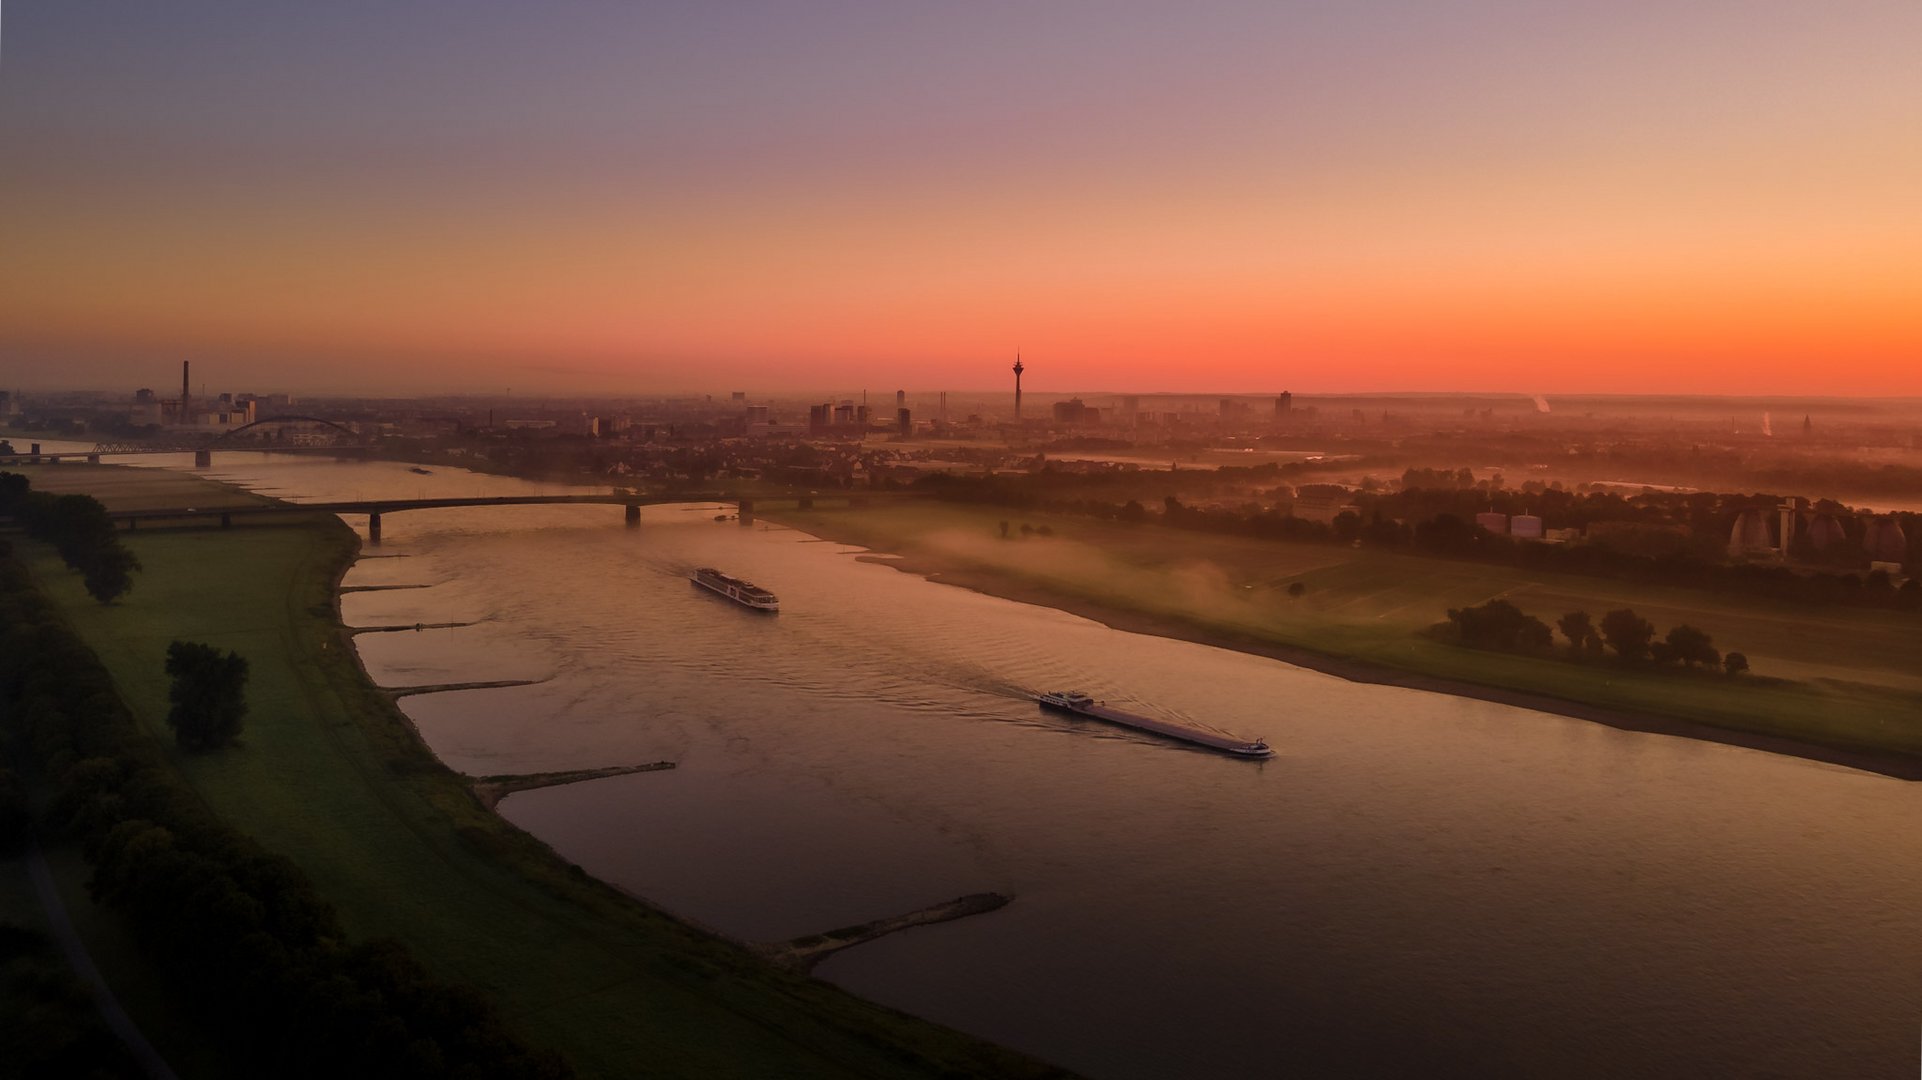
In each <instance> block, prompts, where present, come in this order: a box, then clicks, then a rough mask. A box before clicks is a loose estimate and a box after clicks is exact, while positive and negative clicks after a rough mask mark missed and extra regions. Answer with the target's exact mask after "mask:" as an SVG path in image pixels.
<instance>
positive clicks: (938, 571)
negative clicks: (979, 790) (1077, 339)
mask: <svg viewBox="0 0 1922 1080" xmlns="http://www.w3.org/2000/svg"><path fill="white" fill-rule="evenodd" d="M759 516H760V517H761V518H763V519H765V520H769V521H778V522H780V523H781V524H783V525H786V526H788V527H790V528H793V529H795V530H796V531H799V532H805V533H808V534H809V535H814V536H820V537H821V538H822V539H825V540H832V541H834V542H836V543H846V544H849V545H850V546H855V547H862V548H865V549H867V552H868V553H867V554H864V555H859V556H856V558H859V559H860V560H862V561H864V562H871V563H875V564H877V565H881V566H889V567H893V568H894V569H896V570H899V571H901V572H902V573H906V574H915V575H918V576H920V577H923V578H926V579H927V580H929V581H933V582H935V583H937V584H942V585H953V586H955V587H957V588H963V589H968V590H971V591H973V592H978V593H982V594H984V595H987V596H994V597H999V598H1001V599H1003V600H1013V601H1015V602H1017V603H1023V604H1033V605H1035V606H1037V607H1048V608H1054V609H1055V610H1057V611H1064V612H1067V613H1068V614H1070V615H1076V616H1079V617H1081V618H1084V619H1088V620H1090V621H1093V622H1098V623H1100V624H1102V625H1103V626H1107V627H1109V628H1111V629H1115V630H1122V631H1126V632H1128V633H1132V634H1149V635H1152V636H1154V637H1164V638H1172V639H1174V640H1178V641H1187V642H1191V643H1193V644H1196V645H1207V646H1210V647H1212V648H1217V649H1227V650H1229V651H1231V652H1239V653H1247V654H1249V655H1251V656H1262V657H1266V658H1268V659H1270V660H1279V661H1281V662H1282V663H1285V664H1292V665H1294V666H1296V667H1300V668H1307V669H1308V670H1310V671H1317V672H1320V673H1322V674H1324V675H1333V676H1335V677H1336V678H1339V679H1346V680H1348V681H1349V682H1358V683H1371V684H1374V685H1377V686H1395V687H1401V688H1403V689H1408V690H1426V691H1428V692H1430V693H1436V694H1447V695H1449V696H1451V697H1460V698H1470V699H1473V700H1476V701H1487V702H1491V703H1493V704H1497V705H1511V706H1514V707H1516V708H1522V709H1532V710H1534V711H1536V712H1545V713H1552V714H1554V715H1556V716H1565V717H1568V718H1570V719H1574V720H1587V721H1590V722H1592V723H1597V724H1602V725H1604V726H1607V727H1612V728H1616V729H1618V730H1621V731H1633V732H1639V733H1642V734H1648V735H1667V736H1671V737H1673V738H1679V739H1693V740H1695V741H1697V742H1708V743H1718V744H1720V745H1723V746H1739V747H1742V748H1743V749H1747V750H1760V751H1762V752H1764V753H1770V754H1780V755H1782V756H1784V757H1796V758H1802V759H1804V760H1807V761H1817V762H1821V763H1823V764H1826V765H1840V766H1843V767H1845V768H1850V769H1858V770H1861V771H1863V772H1870V773H1875V774H1877V775H1880V776H1886V777H1889V778H1890V779H1894V780H1905V781H1922V758H1918V757H1915V756H1912V755H1908V754H1899V753H1893V752H1885V751H1877V750H1870V749H1863V748H1859V747H1846V746H1831V745H1828V744H1825V743H1815V742H1807V741H1804V740H1800V739H1792V738H1789V737H1787V736H1782V735H1770V734H1767V733H1765V732H1754V731H1743V730H1741V729H1739V728H1725V727H1718V726H1716V725H1714V724H1709V723H1704V722H1702V721H1699V720H1688V719H1683V718H1681V717H1672V716H1663V715H1660V714H1657V713H1641V712H1632V711H1629V710H1626V709H1617V708H1612V707H1609V706H1606V705H1596V704H1591V703H1589V702H1583V701H1576V700H1573V699H1570V698H1562V697H1556V696H1554V695H1552V694H1543V693H1539V692H1536V691H1530V690H1516V689H1512V688H1509V687H1503V686H1494V685H1490V684H1487V683H1478V682H1473V681H1471V680H1467V679H1454V678H1449V677H1447V676H1442V675H1432V674H1429V673H1427V672H1421V671H1411V670H1408V669H1404V668H1397V667H1394V666H1392V665H1388V664H1382V663H1378V662H1376V661H1373V660H1362V659H1359V658H1356V657H1352V656H1344V655H1341V654H1337V653H1327V652H1319V651H1317V650H1314V649H1310V648H1306V647H1304V646H1300V645H1287V644H1282V643H1279V642H1273V641H1265V640H1261V639H1259V638H1255V637H1252V636H1250V635H1247V634H1242V633H1237V632H1235V631H1232V630H1227V629H1224V628H1221V627H1219V626H1214V625H1211V624H1208V623H1205V622H1202V621H1199V620H1193V619H1185V618H1181V617H1179V616H1174V615H1165V614H1156V613H1153V612H1146V611H1140V610H1136V609H1132V608H1125V607H1119V606H1115V605H1111V604H1103V603H1100V602H1098V601H1094V600H1090V599H1088V598H1086V597H1084V596H1078V595H1076V594H1073V593H1070V592H1065V591H1062V590H1057V589H1051V588H1048V587H1047V586H1045V585H1039V584H1036V583H1034V582H1031V581H1023V580H1019V579H1016V578H1013V577H1010V576H1008V575H1006V574H1002V573H999V572H997V571H995V570H993V569H990V568H985V567H982V566H979V565H977V564H972V563H967V562H963V561H961V560H956V559H948V558H943V557H941V556H939V555H932V554H929V553H927V552H900V551H889V550H886V549H882V548H875V547H870V546H869V545H868V544H867V543H865V542H863V541H861V540H858V539H852V538H849V537H845V536H835V535H833V533H832V531H831V530H827V531H825V532H824V530H822V529H821V528H820V519H819V518H816V517H810V518H809V520H808V521H807V522H806V523H800V522H796V521H793V520H791V519H788V518H785V517H784V516H783V515H782V514H781V513H780V511H779V510H775V509H762V510H761V511H759ZM1284 752H1285V748H1284Z"/></svg>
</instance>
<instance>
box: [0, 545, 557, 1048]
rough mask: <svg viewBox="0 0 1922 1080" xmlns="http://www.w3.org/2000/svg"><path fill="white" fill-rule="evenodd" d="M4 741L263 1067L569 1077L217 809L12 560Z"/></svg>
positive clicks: (113, 888)
mask: <svg viewBox="0 0 1922 1080" xmlns="http://www.w3.org/2000/svg"><path fill="white" fill-rule="evenodd" d="M0 746H4V747H5V748H6V749H7V750H8V751H9V752H10V753H11V754H12V756H13V758H14V759H15V760H18V761H24V762H30V763H31V764H32V766H33V768H34V769H35V771H36V772H37V774H38V776H39V777H40V778H41V780H43V781H44V782H45V783H47V784H48V785H49V787H51V788H52V790H53V799H52V801H51V803H50V805H49V807H48V809H47V810H46V811H45V814H44V815H43V818H42V820H41V822H40V827H41V828H42V829H56V830H62V831H64V832H65V833H67V834H68V835H70V836H71V837H73V838H74V839H76V840H77V841H78V842H79V843H80V844H81V847H82V850H83V851H84V852H85V854H86V857H87V859H88V861H89V862H90V863H91V864H92V865H93V868H94V881H93V890H94V893H95V895H96V897H97V898H98V899H99V901H100V902H102V903H104V904H106V905H108V906H110V907H113V908H115V909H116V910H118V911H120V912H121V913H122V914H123V915H124V916H125V917H126V918H127V920H128V922H129V924H130V925H131V926H132V928H133V930H134V934H135V936H136V939H137V940H138V941H139V943H140V944H141V946H142V947H143V948H144V949H146V950H147V951H148V952H149V953H150V954H151V955H153V956H154V957H155V958H156V959H157V960H158V961H160V963H159V964H158V965H157V966H158V968H159V969H160V970H163V971H165V972H167V973H168V977H169V978H170V979H173V980H175V982H174V986H173V987H172V989H173V991H174V996H175V997H176V999H177V1000H178V1001H180V1002H181V1003H182V1004H183V1007H185V1008H189V1009H192V1010H195V1011H197V1012H199V1013H200V1015H201V1016H202V1017H204V1018H205V1020H206V1021H207V1026H208V1028H209V1029H219V1030H221V1031H223V1032H226V1033H227V1034H228V1035H229V1036H230V1037H231V1039H232V1040H233V1045H232V1046H231V1048H230V1049H231V1050H232V1051H233V1053H234V1060H235V1061H237V1062H245V1063H246V1068H244V1069H238V1068H237V1069H235V1070H234V1071H235V1072H245V1073H247V1074H249V1075H258V1076H284V1077H303V1078H304V1077H340V1076H355V1075H362V1076H393V1075H407V1076H421V1077H463V1078H469V1077H471V1078H477V1080H478V1078H496V1077H498V1078H509V1077H513V1078H521V1077H543V1078H547V1077H563V1076H567V1075H569V1070H568V1068H567V1066H566V1064H565V1062H563V1061H562V1060H560V1059H559V1058H558V1057H556V1056H554V1055H551V1054H545V1053H539V1052H535V1051H532V1050H530V1049H528V1048H527V1047H526V1046H524V1045H522V1044H520V1043H519V1042H518V1041H517V1040H515V1038H514V1037H513V1036H512V1035H511V1034H510V1033H509V1032H508V1031H507V1029H506V1027H505V1025H504V1023H503V1022H502V1020H501V1018H500V1016H499V1015H498V1014H497V1013H496V1012H495V1011H494V1010H493V1008H492V1007H491V1005H490V1004H489V1003H488V1002H487V1001H486V1000H485V999H483V998H481V997H480V996H479V995H477V994H475V993H474V992H472V991H469V990H465V989H461V988H457V987H452V986H448V985H445V984H442V983H439V982H437V981H435V980H433V979H432V978H430V977H429V976H428V975H427V974H426V973H425V972H424V971H423V969H422V968H421V967H420V965H419V963H418V962H416V961H415V960H413V959H412V958H411V957H410V956H409V955H408V953H407V951H406V950H405V949H404V948H403V947H401V946H400V945H396V944H393V943H391V942H364V943H359V944H355V943H352V942H350V941H349V940H348V938H347V935H346V933H345V931H344V930H343V929H342V927H341V925H340V922H339V919H338V918H337V916H336V915H335V913H334V910H333V908H332V907H331V906H329V905H328V904H327V903H326V901H325V900H323V899H322V898H321V897H320V895H319V893H318V892H317V891H316V890H315V889H314V887H313V884H312V882H311V881H309V880H308V879H307V878H306V876H305V875H304V874H303V873H302V872H301V871H300V870H299V868H297V867H296V866H294V864H293V863H292V862H290V861H288V860H287V859H285V858H282V857H280V856H277V855H273V854H270V853H268V852H266V851H264V850H262V849H261V848H260V847H259V846H258V845H256V844H255V843H254V842H253V841H251V840H249V839H247V838H246V837H244V836H242V835H241V834H240V833H238V832H236V831H235V830H233V829H231V828H229V827H228V826H226V825H225V824H223V823H221V822H220V821H218V820H217V819H215V818H214V817H213V816H212V815H211V813H210V812H209V811H208V810H207V809H206V807H205V804H204V803H202V802H201V801H200V800H199V799H198V798H196V797H195V796H194V794H193V793H192V792H191V790H190V789H188V788H187V787H186V786H185V785H184V783H183V782H182V781H181V780H180V779H179V776H178V774H177V773H176V772H175V771H173V770H172V769H171V768H169V767H168V766H167V765H166V764H165V763H164V761H163V760H162V759H161V758H160V756H159V754H158V751H157V749H156V748H155V746H154V744H153V743H152V742H151V741H149V740H148V739H146V738H144V737H143V736H141V735H140V734H139V733H138V731H137V728H136V726H135V724H134V722H133V720H132V718H131V717H130V716H129V715H127V713H126V711H125V709H124V707H123V706H122V705H121V703H120V701H119V699H118V697H117V696H116V695H115V692H114V688H113V684H112V681H111V679H110V677H109V676H108V674H107V672H106V670H105V669H104V668H102V667H101V666H100V663H99V661H98V660H97V659H96V658H95V657H94V655H93V654H92V652H90V651H89V650H88V649H87V648H86V646H85V645H84V644H82V643H81V642H80V640H79V639H78V638H76V637H75V636H74V635H73V634H72V633H71V632H70V631H68V630H67V629H66V628H65V627H64V626H63V625H62V624H61V623H60V621H59V619H58V618H57V616H56V615H55V614H54V612H53V611H52V610H51V608H50V607H49V605H48V604H47V603H46V602H45V600H44V599H42V598H41V597H40V596H39V595H38V594H37V593H36V592H35V591H34V590H33V588H32V585H31V582H30V580H29V578H28V576H27V574H26V571H25V568H24V567H22V566H21V565H20V564H19V563H18V562H17V561H16V560H13V559H11V558H8V559H0Z"/></svg>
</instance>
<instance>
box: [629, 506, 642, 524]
mask: <svg viewBox="0 0 1922 1080" xmlns="http://www.w3.org/2000/svg"><path fill="white" fill-rule="evenodd" d="M626 516H627V527H628V528H630V529H638V528H640V527H641V508H640V506H639V505H638V504H636V503H628V504H627V511H626Z"/></svg>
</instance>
